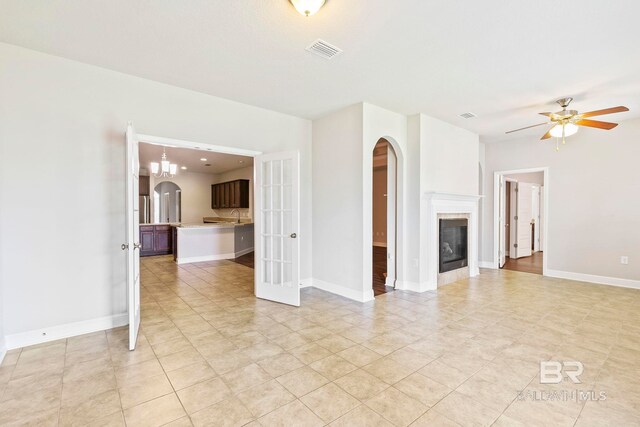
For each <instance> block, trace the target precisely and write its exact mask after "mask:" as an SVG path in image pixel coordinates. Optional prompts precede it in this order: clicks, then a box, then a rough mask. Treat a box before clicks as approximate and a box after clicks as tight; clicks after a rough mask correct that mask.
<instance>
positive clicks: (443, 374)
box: [418, 360, 470, 389]
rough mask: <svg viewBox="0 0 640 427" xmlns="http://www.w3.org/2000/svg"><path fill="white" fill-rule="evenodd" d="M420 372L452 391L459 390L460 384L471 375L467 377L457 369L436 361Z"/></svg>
mask: <svg viewBox="0 0 640 427" xmlns="http://www.w3.org/2000/svg"><path fill="white" fill-rule="evenodd" d="M418 372H419V373H420V374H422V375H424V376H425V377H427V378H431V379H432V380H434V381H436V382H439V383H440V384H443V385H446V386H447V387H449V388H451V389H456V388H458V386H459V385H460V384H462V383H463V382H465V381H466V380H467V379H468V378H469V377H470V375H467V374H465V373H464V372H461V371H459V370H457V369H456V368H452V367H451V366H448V365H445V364H444V363H442V362H440V361H439V360H434V361H433V362H431V363H429V364H428V365H427V366H425V367H424V368H422V369H421V370H419V371H418Z"/></svg>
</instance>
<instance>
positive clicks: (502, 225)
mask: <svg viewBox="0 0 640 427" xmlns="http://www.w3.org/2000/svg"><path fill="white" fill-rule="evenodd" d="M499 180H500V183H499V187H498V188H499V189H500V195H499V197H500V200H499V204H500V215H499V216H498V227H499V235H498V239H499V248H498V259H499V265H498V267H499V268H502V267H504V263H505V262H506V252H507V247H506V246H507V233H506V232H507V220H506V216H507V185H506V182H505V180H504V175H500V177H499Z"/></svg>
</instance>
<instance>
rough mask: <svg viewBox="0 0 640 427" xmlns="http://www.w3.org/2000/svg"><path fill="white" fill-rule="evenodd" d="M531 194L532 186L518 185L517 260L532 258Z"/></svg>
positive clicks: (520, 183)
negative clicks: (526, 257)
mask: <svg viewBox="0 0 640 427" xmlns="http://www.w3.org/2000/svg"><path fill="white" fill-rule="evenodd" d="M531 193H532V185H531V184H528V183H526V182H518V183H517V184H516V233H517V235H516V246H515V252H516V258H522V257H525V256H531V219H532V218H533V216H532V207H531Z"/></svg>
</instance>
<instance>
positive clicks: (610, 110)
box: [580, 105, 629, 118]
mask: <svg viewBox="0 0 640 427" xmlns="http://www.w3.org/2000/svg"><path fill="white" fill-rule="evenodd" d="M625 111H629V109H628V108H627V107H623V106H622V105H621V106H619V107H612V108H605V109H604V110H596V111H589V112H588V113H582V114H580V117H583V118H586V117H593V116H603V115H605V114H613V113H623V112H625Z"/></svg>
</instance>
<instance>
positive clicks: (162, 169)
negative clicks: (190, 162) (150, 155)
mask: <svg viewBox="0 0 640 427" xmlns="http://www.w3.org/2000/svg"><path fill="white" fill-rule="evenodd" d="M177 171H178V165H176V164H175V163H171V162H169V160H167V152H166V150H165V149H164V148H163V149H162V159H161V160H160V163H157V162H151V173H152V174H153V176H155V177H156V178H173V177H174V176H176V172H177Z"/></svg>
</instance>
